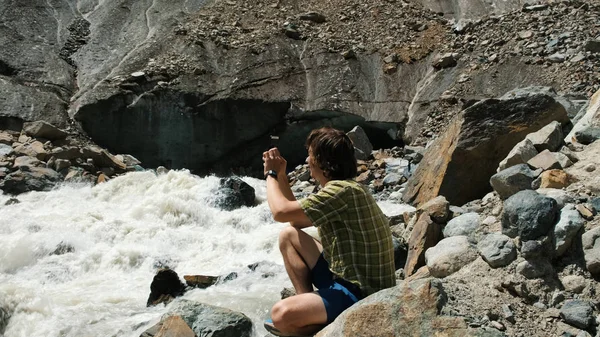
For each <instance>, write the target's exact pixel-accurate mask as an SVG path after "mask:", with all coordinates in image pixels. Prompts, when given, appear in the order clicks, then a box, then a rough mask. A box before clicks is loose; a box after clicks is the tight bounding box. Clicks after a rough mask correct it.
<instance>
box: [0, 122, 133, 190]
mask: <svg viewBox="0 0 600 337" xmlns="http://www.w3.org/2000/svg"><path fill="white" fill-rule="evenodd" d="M139 164H140V162H139V161H138V160H137V159H135V158H134V157H132V156H130V155H126V154H125V155H116V156H115V155H112V154H111V153H109V152H108V151H107V150H105V149H103V148H101V147H99V146H97V145H94V144H92V143H91V142H89V141H87V140H85V139H84V138H82V137H79V136H77V135H76V134H70V133H69V132H67V131H65V130H61V129H59V128H57V127H55V126H53V125H51V124H48V123H46V122H43V121H37V122H26V123H24V124H23V127H22V130H20V131H15V130H10V129H9V130H2V131H0V189H1V190H2V191H3V192H4V193H7V194H13V195H18V194H21V193H25V192H29V191H48V190H50V189H52V188H53V187H54V186H56V185H57V184H60V183H62V182H85V183H91V184H96V183H101V182H104V181H107V180H108V179H110V178H112V177H114V176H117V175H119V174H123V173H126V172H129V171H135V170H143V168H142V167H141V166H139Z"/></svg>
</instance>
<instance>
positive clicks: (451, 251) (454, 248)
mask: <svg viewBox="0 0 600 337" xmlns="http://www.w3.org/2000/svg"><path fill="white" fill-rule="evenodd" d="M476 258H477V250H476V249H475V248H474V247H473V246H472V245H471V243H470V242H469V238H468V237H467V236H451V237H449V238H445V239H443V240H442V241H440V242H438V244H437V245H435V246H434V247H431V248H429V249H427V251H426V252H425V263H426V264H427V268H429V272H430V273H431V276H434V277H446V276H448V275H451V274H453V273H455V272H457V271H458V270H460V269H461V268H462V267H464V266H466V265H467V264H469V263H471V262H472V261H473V260H475V259H476Z"/></svg>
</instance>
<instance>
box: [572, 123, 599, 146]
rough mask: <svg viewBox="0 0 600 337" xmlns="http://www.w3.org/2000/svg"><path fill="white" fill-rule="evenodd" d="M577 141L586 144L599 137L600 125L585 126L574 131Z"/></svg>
mask: <svg viewBox="0 0 600 337" xmlns="http://www.w3.org/2000/svg"><path fill="white" fill-rule="evenodd" d="M575 139H577V142H578V143H581V144H584V145H588V144H591V143H593V142H595V141H597V140H598V139H600V127H591V126H590V127H587V128H583V129H581V130H579V131H576V132H575Z"/></svg>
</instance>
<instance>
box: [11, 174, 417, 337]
mask: <svg viewBox="0 0 600 337" xmlns="http://www.w3.org/2000/svg"><path fill="white" fill-rule="evenodd" d="M244 180H245V181H246V182H247V183H248V184H250V185H251V186H252V187H254V189H255V191H256V201H257V204H258V205H257V206H255V207H250V208H248V207H244V208H241V209H238V210H234V211H231V212H228V211H222V210H219V209H217V208H215V207H212V206H211V205H212V204H213V202H214V198H215V191H216V190H217V188H218V185H219V178H217V177H206V178H200V177H198V176H195V175H192V174H190V173H189V172H188V171H170V172H169V173H167V174H162V175H158V176H157V175H155V174H154V173H153V172H151V171H146V172H136V173H129V174H127V175H124V176H121V177H118V178H115V179H112V180H110V181H108V182H106V183H103V184H99V185H96V186H93V187H91V186H89V185H83V184H81V185H64V186H61V187H59V188H57V189H55V190H53V191H51V192H31V193H27V194H23V195H20V196H18V199H19V201H20V202H19V203H16V204H11V205H5V203H6V202H7V201H8V200H9V199H10V196H7V195H2V194H0V329H2V327H3V326H4V325H5V324H6V319H5V316H6V315H4V314H5V313H8V315H9V316H10V319H9V320H8V324H7V325H6V326H5V329H4V337H37V336H40V337H42V336H43V337H111V336H115V337H116V336H119V337H120V336H131V337H138V336H140V334H142V332H144V331H145V330H146V329H148V328H149V327H151V326H153V325H154V324H155V323H157V322H158V321H159V319H160V318H161V316H162V315H163V314H165V313H167V312H168V311H169V306H164V305H162V304H161V305H158V306H156V307H151V308H147V307H146V300H147V299H148V295H149V293H150V283H151V282H152V278H153V277H154V275H155V273H156V271H157V268H160V267H162V266H169V267H170V268H171V269H173V270H175V271H176V272H177V273H178V274H179V276H180V277H181V278H183V275H197V274H202V275H215V276H219V275H226V274H229V273H230V272H237V274H238V278H236V279H235V280H232V281H229V282H225V283H222V284H217V285H215V286H212V287H209V288H207V289H194V290H191V291H188V292H186V294H185V295H184V296H183V298H185V299H189V300H194V301H199V302H204V303H209V304H212V305H217V306H222V307H226V308H229V309H232V310H235V311H240V312H243V313H244V314H246V315H247V316H248V317H249V318H250V319H252V321H253V323H254V336H265V335H266V331H265V330H264V328H263V326H262V322H263V320H264V319H265V318H267V317H268V316H269V311H270V309H271V306H272V305H273V304H274V303H275V302H276V301H277V300H279V298H280V291H281V290H282V289H283V288H284V287H291V283H290V281H289V279H288V278H287V274H286V273H285V269H284V267H283V259H282V258H281V254H280V253H279V249H278V246H277V238H278V234H279V231H280V230H281V229H282V228H283V227H284V226H286V225H287V224H281V223H276V222H274V221H273V219H272V216H271V213H270V211H269V208H268V205H267V202H266V186H265V182H264V180H258V179H254V178H244ZM379 205H380V206H381V207H382V209H383V210H384V212H385V213H386V214H388V215H389V214H390V211H391V213H397V214H400V213H401V212H403V209H402V206H399V205H398V204H392V203H388V202H380V203H379ZM404 207H406V205H404ZM408 207H409V208H410V206H408ZM307 231H308V232H309V233H310V234H312V235H316V231H315V229H314V228H309V229H308V230H307ZM57 247H62V249H59V250H62V251H59V252H57ZM256 262H263V263H260V264H259V267H258V268H256V270H255V271H251V270H250V269H249V268H248V267H247V266H248V265H250V264H253V263H256ZM266 273H269V274H272V275H274V276H272V277H266V278H265V277H263V275H264V274H266ZM3 316H4V317H3ZM0 331H1V330H0ZM1 336H2V335H1V333H0V337H1Z"/></svg>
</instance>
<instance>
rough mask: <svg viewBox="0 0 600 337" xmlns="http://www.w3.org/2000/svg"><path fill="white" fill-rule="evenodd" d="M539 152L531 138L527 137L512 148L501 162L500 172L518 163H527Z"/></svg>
mask: <svg viewBox="0 0 600 337" xmlns="http://www.w3.org/2000/svg"><path fill="white" fill-rule="evenodd" d="M537 154H538V151H537V150H536V149H535V146H533V143H532V142H531V140H529V139H527V138H525V139H523V140H522V141H520V142H518V143H517V145H515V147H513V149H512V150H510V152H509V153H508V155H507V156H506V158H504V159H503V160H502V161H501V162H500V164H499V165H498V172H500V171H502V170H504V169H507V168H509V167H511V166H514V165H517V164H524V163H527V162H528V161H529V159H531V158H533V157H535V156H536V155H537Z"/></svg>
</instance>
